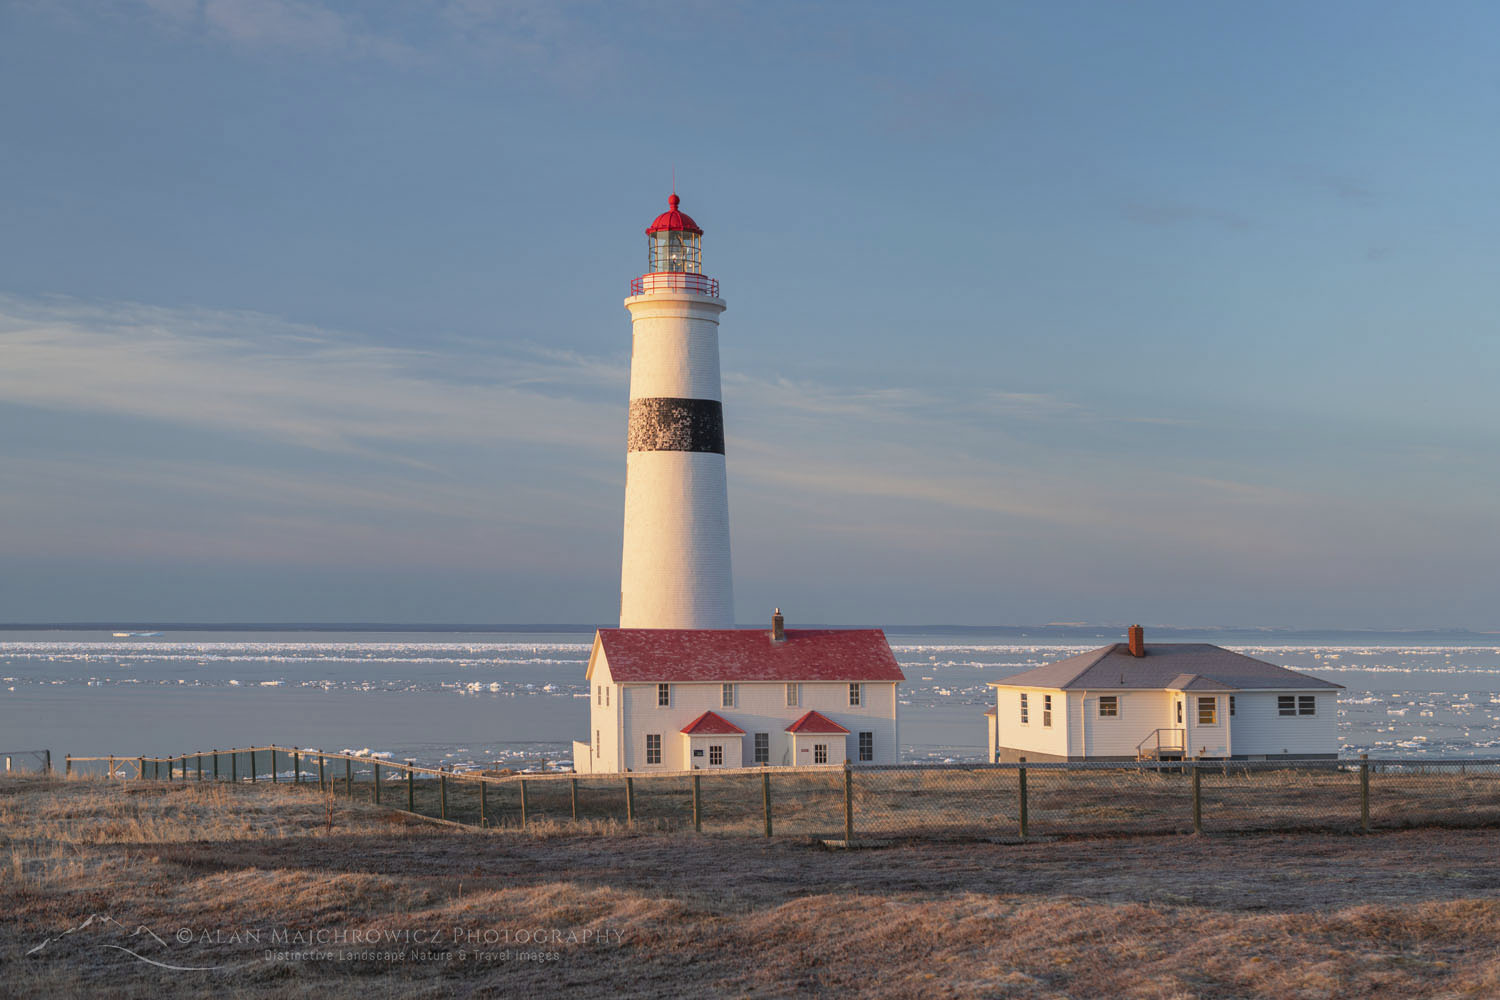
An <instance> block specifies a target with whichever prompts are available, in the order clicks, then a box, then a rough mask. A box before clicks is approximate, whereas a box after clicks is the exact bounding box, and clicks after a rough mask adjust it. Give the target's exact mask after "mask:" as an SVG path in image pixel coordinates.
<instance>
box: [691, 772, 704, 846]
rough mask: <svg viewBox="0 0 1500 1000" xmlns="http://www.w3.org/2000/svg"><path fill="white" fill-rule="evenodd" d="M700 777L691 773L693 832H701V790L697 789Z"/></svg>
mask: <svg viewBox="0 0 1500 1000" xmlns="http://www.w3.org/2000/svg"><path fill="white" fill-rule="evenodd" d="M699 781H700V776H699V774H698V772H697V771H694V772H693V832H694V833H702V832H703V807H702V801H703V800H702V798H700V796H701V794H702V789H701V788H700V787H699V784H698V783H699Z"/></svg>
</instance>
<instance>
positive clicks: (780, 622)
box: [771, 608, 786, 642]
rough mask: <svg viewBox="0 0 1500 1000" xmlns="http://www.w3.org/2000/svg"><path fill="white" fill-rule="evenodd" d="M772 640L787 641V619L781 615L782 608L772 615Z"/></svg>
mask: <svg viewBox="0 0 1500 1000" xmlns="http://www.w3.org/2000/svg"><path fill="white" fill-rule="evenodd" d="M771 641H772V642H786V621H785V620H784V619H783V618H782V617H781V609H780V608H777V609H776V613H775V614H773V615H772V616H771Z"/></svg>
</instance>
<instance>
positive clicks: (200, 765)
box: [198, 750, 203, 781]
mask: <svg viewBox="0 0 1500 1000" xmlns="http://www.w3.org/2000/svg"><path fill="white" fill-rule="evenodd" d="M198 780H199V781H202V780H203V751H202V750H199V751H198Z"/></svg>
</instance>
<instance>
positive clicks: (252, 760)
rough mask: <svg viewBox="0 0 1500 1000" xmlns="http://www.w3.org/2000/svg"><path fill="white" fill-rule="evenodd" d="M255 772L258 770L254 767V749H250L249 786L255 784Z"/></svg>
mask: <svg viewBox="0 0 1500 1000" xmlns="http://www.w3.org/2000/svg"><path fill="white" fill-rule="evenodd" d="M257 770H259V769H258V768H257V767H256V766H255V748H254V747H251V748H250V784H252V785H253V784H255V779H256V771H257Z"/></svg>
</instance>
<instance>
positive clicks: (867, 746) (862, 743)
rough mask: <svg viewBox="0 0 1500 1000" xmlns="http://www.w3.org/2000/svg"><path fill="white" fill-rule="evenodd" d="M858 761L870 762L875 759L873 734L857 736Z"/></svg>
mask: <svg viewBox="0 0 1500 1000" xmlns="http://www.w3.org/2000/svg"><path fill="white" fill-rule="evenodd" d="M859 759H860V760H862V761H872V760H874V759H875V734H874V733H860V734H859Z"/></svg>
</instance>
